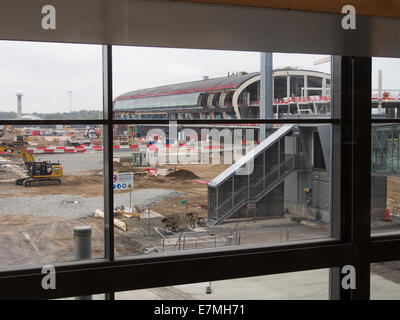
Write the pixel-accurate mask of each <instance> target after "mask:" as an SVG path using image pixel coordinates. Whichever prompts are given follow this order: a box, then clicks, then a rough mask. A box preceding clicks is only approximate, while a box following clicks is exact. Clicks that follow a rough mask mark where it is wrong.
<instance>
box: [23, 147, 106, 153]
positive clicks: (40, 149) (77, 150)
mask: <svg viewBox="0 0 400 320" xmlns="http://www.w3.org/2000/svg"><path fill="white" fill-rule="evenodd" d="M26 151H28V152H29V153H33V154H39V153H50V154H51V153H85V152H88V151H103V146H79V147H58V146H50V147H27V148H26Z"/></svg>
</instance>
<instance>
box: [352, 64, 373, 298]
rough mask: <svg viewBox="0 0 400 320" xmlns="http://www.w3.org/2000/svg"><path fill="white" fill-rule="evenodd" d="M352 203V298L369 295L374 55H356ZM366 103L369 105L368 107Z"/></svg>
mask: <svg viewBox="0 0 400 320" xmlns="http://www.w3.org/2000/svg"><path fill="white" fill-rule="evenodd" d="M351 64H352V68H353V76H352V79H353V96H352V98H353V103H354V104H353V106H354V108H353V130H354V132H353V135H354V136H353V139H352V140H353V141H354V144H353V145H352V147H353V161H352V162H353V187H352V191H353V196H352V198H353V203H352V219H353V221H352V222H353V225H352V242H353V246H354V258H353V259H354V266H355V267H356V271H357V274H356V289H355V290H352V295H351V298H352V299H355V300H360V299H362V300H366V299H369V298H370V276H371V275H370V270H371V268H370V244H371V243H370V241H371V108H369V105H370V101H371V96H372V93H371V91H372V60H371V57H353V59H352V60H351ZM366 106H367V107H366Z"/></svg>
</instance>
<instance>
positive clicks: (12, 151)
mask: <svg viewBox="0 0 400 320" xmlns="http://www.w3.org/2000/svg"><path fill="white" fill-rule="evenodd" d="M0 151H1V152H5V153H6V154H7V155H13V156H17V157H19V158H21V159H22V160H23V161H24V162H25V163H27V162H34V161H35V159H34V158H33V155H31V154H30V153H29V152H28V151H25V150H22V149H19V148H14V147H9V146H1V145H0Z"/></svg>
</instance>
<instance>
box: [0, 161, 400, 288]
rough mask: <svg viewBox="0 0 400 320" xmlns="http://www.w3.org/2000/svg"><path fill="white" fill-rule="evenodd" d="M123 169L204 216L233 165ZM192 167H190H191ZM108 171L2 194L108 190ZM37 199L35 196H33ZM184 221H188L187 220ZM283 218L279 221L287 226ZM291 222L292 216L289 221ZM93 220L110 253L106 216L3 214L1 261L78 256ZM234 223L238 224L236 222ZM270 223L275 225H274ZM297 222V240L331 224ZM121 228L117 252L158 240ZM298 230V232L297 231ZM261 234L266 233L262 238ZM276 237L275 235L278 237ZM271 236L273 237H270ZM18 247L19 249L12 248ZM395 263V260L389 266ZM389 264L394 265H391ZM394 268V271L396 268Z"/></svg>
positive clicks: (175, 204) (393, 198) (168, 206)
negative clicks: (84, 229)
mask: <svg viewBox="0 0 400 320" xmlns="http://www.w3.org/2000/svg"><path fill="white" fill-rule="evenodd" d="M115 167H116V168H118V169H119V170H120V171H121V172H125V171H133V172H134V173H135V178H134V184H135V190H141V189H150V188H151V189H153V188H155V189H169V190H177V191H180V192H182V193H183V194H184V196H183V197H180V198H175V199H168V200H164V201H162V202H160V203H158V204H157V205H156V206H154V207H153V208H152V210H154V211H155V212H158V213H160V214H162V215H171V214H175V215H178V216H180V217H182V218H183V217H185V213H186V210H187V211H188V212H196V213H198V214H199V215H200V216H203V217H206V216H207V200H208V199H207V184H202V183H199V182H198V180H200V181H205V182H209V181H211V180H212V179H213V178H215V177H216V176H217V175H218V174H219V173H221V172H222V171H224V170H225V169H226V168H227V167H229V165H208V166H204V165H179V167H181V169H182V170H181V172H180V173H179V171H178V172H175V166H173V165H166V166H164V168H168V169H170V174H169V175H167V176H157V177H152V176H149V175H148V174H147V173H146V172H145V167H130V166H119V165H117V164H116V165H115ZM185 170H187V171H185ZM103 181H104V177H103V176H102V172H101V171H99V170H89V171H84V172H79V173H76V174H67V175H65V176H64V177H63V178H62V184H61V185H59V186H42V187H32V188H25V187H23V186H17V185H14V184H0V198H5V197H35V196H40V195H60V194H71V195H79V196H81V197H99V196H103V188H104V187H103ZM387 194H388V205H390V206H399V207H400V177H390V178H388V190H387ZM32 200H33V201H34V199H32ZM179 200H187V206H185V205H180V204H179ZM181 222H182V221H181ZM284 222H285V221H281V222H280V225H279V227H281V226H282V223H284ZM285 223H286V222H285ZM81 225H89V226H92V230H93V238H92V239H93V243H92V245H93V258H102V257H103V256H104V248H103V247H104V225H103V221H102V220H101V219H95V218H94V217H88V218H81V219H68V218H65V217H51V218H47V217H39V216H32V215H26V216H22V215H18V216H14V215H6V216H0V240H1V241H0V243H1V244H0V267H1V266H6V265H21V264H31V263H41V262H44V261H45V262H49V261H50V262H51V261H71V260H73V228H74V227H75V226H81ZM231 227H232V229H233V228H234V227H235V226H234V225H233V224H232V226H231ZM268 227H269V226H268ZM286 227H287V228H291V229H290V230H291V231H290V232H291V236H290V239H291V240H295V239H303V238H304V239H306V238H309V237H310V236H316V237H324V236H326V233H327V230H324V229H323V228H322V227H318V229H317V228H314V229H312V228H309V227H305V226H301V227H300V228H299V226H295V225H288V226H286ZM114 230H115V250H116V256H122V255H127V254H133V253H135V254H138V253H139V254H140V253H143V252H145V250H146V248H149V247H151V246H152V243H153V242H152V241H153V240H152V239H151V238H150V237H148V236H146V231H145V230H144V229H143V228H141V229H140V228H133V229H129V230H128V232H123V231H121V230H119V229H116V228H115V229H114ZM293 231H294V233H293ZM266 236H267V237H271V239H278V240H279V238H281V237H282V236H283V237H284V236H285V235H284V234H283V235H281V234H280V233H279V232H275V233H271V232H270V233H268V235H266V234H265V233H263V232H261V233H253V234H252V235H251V239H247V238H245V237H244V236H243V237H242V243H243V244H245V243H254V241H255V242H259V241H262V242H265V241H266V240H268V239H267V238H266ZM258 238H260V239H258ZM274 241H275V240H274ZM267 242H268V241H267ZM9 248H13V250H9ZM389 267H390V266H389ZM389 267H388V266H387V265H384V266H378V265H377V266H374V267H373V268H372V271H373V272H375V273H377V274H380V275H382V276H384V277H389V278H390V279H391V278H393V279H395V280H393V281H399V283H400V272H397V273H399V276H397V275H396V274H395V272H394V271H396V270H398V269H399V267H398V266H397V265H396V264H395V265H393V266H391V267H390V268H391V269H390V268H389ZM387 268H389V269H390V270H389V269H387ZM392 269H393V270H394V271H393V270H392Z"/></svg>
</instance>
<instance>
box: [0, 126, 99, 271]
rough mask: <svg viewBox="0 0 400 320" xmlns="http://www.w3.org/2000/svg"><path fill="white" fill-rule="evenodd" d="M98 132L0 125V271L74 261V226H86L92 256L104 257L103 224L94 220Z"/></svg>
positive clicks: (78, 129)
mask: <svg viewBox="0 0 400 320" xmlns="http://www.w3.org/2000/svg"><path fill="white" fill-rule="evenodd" d="M101 131H102V127H100V126H92V127H89V126H86V125H80V126H78V125H76V126H58V125H57V126H50V125H49V126H40V127H39V126H35V127H32V126H8V127H7V128H4V127H3V130H2V133H3V135H2V136H1V137H0V141H1V142H0V198H1V206H0V248H1V250H0V267H4V266H15V265H25V264H33V263H52V262H62V261H72V260H76V258H77V257H79V256H74V228H75V227H82V226H89V227H91V243H92V257H93V258H102V257H104V231H103V230H104V222H103V219H101V218H95V211H96V209H100V210H102V209H103V206H104V205H103V201H104V199H103V189H104V188H103V185H104V180H103V146H102V134H101ZM18 133H19V134H20V135H18ZM18 137H21V138H20V139H18ZM12 138H13V139H12ZM82 232H84V230H83V231H82ZM81 257H84V256H81Z"/></svg>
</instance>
